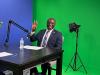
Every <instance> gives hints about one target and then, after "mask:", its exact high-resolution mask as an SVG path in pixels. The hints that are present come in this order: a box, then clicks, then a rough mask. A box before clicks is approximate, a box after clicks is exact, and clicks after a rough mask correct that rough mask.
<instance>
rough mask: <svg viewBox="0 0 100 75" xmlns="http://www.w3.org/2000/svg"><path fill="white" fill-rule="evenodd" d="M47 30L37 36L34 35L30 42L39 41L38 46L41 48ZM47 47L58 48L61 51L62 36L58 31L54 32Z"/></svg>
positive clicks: (41, 31)
mask: <svg viewBox="0 0 100 75" xmlns="http://www.w3.org/2000/svg"><path fill="white" fill-rule="evenodd" d="M45 31H46V29H44V30H40V31H39V32H38V33H37V34H34V35H32V36H31V37H30V40H31V41H32V42H33V41H36V40H37V41H38V42H37V45H38V46H40V45H41V42H42V38H43V36H44V34H45ZM47 47H49V48H57V49H61V48H62V34H61V32H59V31H57V30H53V31H52V33H51V35H50V37H49V39H48V42H47Z"/></svg>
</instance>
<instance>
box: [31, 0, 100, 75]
mask: <svg viewBox="0 0 100 75" xmlns="http://www.w3.org/2000/svg"><path fill="white" fill-rule="evenodd" d="M35 13H36V19H37V21H38V28H37V31H38V30H40V29H43V28H46V21H47V19H48V18H49V17H53V18H55V19H56V22H57V23H56V28H55V29H57V30H59V31H61V32H62V34H63V36H64V38H65V39H64V43H63V49H64V56H63V59H64V60H63V66H64V67H66V66H67V65H68V63H69V61H70V59H71V58H72V56H73V55H74V52H75V44H76V40H75V39H76V38H75V37H76V35H75V32H72V33H70V32H69V23H72V22H76V23H77V24H78V25H81V26H80V28H79V37H78V53H79V56H80V58H81V59H82V62H83V64H84V65H85V67H86V69H87V71H88V74H89V75H96V74H95V73H97V75H98V74H99V73H100V72H99V70H100V64H99V63H100V58H99V57H100V50H99V49H100V43H99V42H100V39H99V38H100V34H99V32H100V29H99V28H100V25H99V20H100V14H99V13H100V1H99V0H36V11H35ZM33 18H34V17H33ZM81 70H82V69H81Z"/></svg>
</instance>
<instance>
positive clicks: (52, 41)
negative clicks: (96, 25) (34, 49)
mask: <svg viewBox="0 0 100 75" xmlns="http://www.w3.org/2000/svg"><path fill="white" fill-rule="evenodd" d="M36 27H37V23H36V22H34V23H33V25H32V32H33V35H31V37H30V40H31V41H32V42H33V41H38V42H37V45H38V46H41V47H49V48H56V49H62V34H61V32H59V31H57V30H55V29H54V27H55V19H54V18H49V19H48V20H47V29H43V30H40V31H39V32H38V33H37V34H35V33H34V31H35V29H36ZM49 66H50V64H49V63H44V64H42V65H41V68H42V75H46V72H47V69H48V67H49ZM30 72H31V75H32V72H35V73H37V72H38V71H37V68H36V67H35V68H32V69H31V70H30Z"/></svg>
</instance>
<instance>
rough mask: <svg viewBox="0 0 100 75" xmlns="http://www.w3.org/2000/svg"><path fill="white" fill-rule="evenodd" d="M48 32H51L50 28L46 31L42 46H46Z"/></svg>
mask: <svg viewBox="0 0 100 75" xmlns="http://www.w3.org/2000/svg"><path fill="white" fill-rule="evenodd" d="M48 34H49V30H48V31H47V32H46V34H45V36H44V39H43V42H42V45H41V46H42V47H46V45H47V38H48Z"/></svg>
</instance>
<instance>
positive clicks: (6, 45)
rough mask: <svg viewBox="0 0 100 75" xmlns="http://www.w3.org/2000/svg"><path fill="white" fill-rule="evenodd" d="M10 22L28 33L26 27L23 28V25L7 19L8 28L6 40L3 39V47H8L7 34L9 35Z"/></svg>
mask: <svg viewBox="0 0 100 75" xmlns="http://www.w3.org/2000/svg"><path fill="white" fill-rule="evenodd" d="M12 24H13V25H15V26H16V27H18V28H19V29H21V30H23V31H24V32H26V33H28V34H30V32H29V31H28V30H27V29H25V28H24V27H22V26H20V25H19V24H17V23H16V22H15V21H13V20H9V22H8V30H7V37H6V40H5V43H4V46H5V47H8V42H9V35H10V28H11V25H12Z"/></svg>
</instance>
